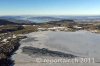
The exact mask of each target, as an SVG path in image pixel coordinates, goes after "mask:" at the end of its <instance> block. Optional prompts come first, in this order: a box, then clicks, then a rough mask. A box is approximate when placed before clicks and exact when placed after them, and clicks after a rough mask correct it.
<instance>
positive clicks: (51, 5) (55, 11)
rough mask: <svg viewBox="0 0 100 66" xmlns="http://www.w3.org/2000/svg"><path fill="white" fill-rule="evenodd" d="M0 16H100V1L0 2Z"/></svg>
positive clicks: (4, 0)
mask: <svg viewBox="0 0 100 66" xmlns="http://www.w3.org/2000/svg"><path fill="white" fill-rule="evenodd" d="M0 15H100V0H0Z"/></svg>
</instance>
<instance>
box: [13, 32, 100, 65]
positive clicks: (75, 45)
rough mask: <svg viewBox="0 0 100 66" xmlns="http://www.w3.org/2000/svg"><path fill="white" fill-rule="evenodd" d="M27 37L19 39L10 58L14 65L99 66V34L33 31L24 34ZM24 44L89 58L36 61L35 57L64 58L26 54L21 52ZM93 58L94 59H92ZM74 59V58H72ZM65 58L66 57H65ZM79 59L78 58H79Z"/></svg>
mask: <svg viewBox="0 0 100 66" xmlns="http://www.w3.org/2000/svg"><path fill="white" fill-rule="evenodd" d="M25 36H27V37H28V38H26V39H23V40H21V41H20V43H21V46H20V47H19V50H17V51H16V54H14V55H13V56H12V59H13V60H15V66H66V65H68V66H99V65H100V64H99V63H95V62H99V56H100V52H99V47H100V45H99V43H100V41H99V40H100V38H99V37H100V35H97V34H93V33H90V32H87V31H78V32H74V33H73V32H50V31H47V32H33V33H30V34H26V35H25ZM24 46H31V47H36V48H48V49H49V50H52V51H59V52H64V53H68V54H73V55H75V56H78V57H77V58H76V59H80V58H83V57H84V58H90V60H91V61H90V62H88V61H89V60H88V61H87V63H84V62H79V63H76V62H74V61H73V62H71V63H65V62H62V61H61V62H58V63H52V62H51V63H49V62H46V63H45V62H40V61H39V62H38V61H37V59H42V61H43V60H44V59H49V60H51V59H53V60H54V59H57V60H59V59H65V58H61V57H51V56H39V55H32V56H30V55H28V54H24V53H22V48H23V47H24ZM92 58H94V60H95V62H94V60H93V59H92ZM72 59H74V58H72ZM66 60H67V59H66ZM79 61H80V60H79Z"/></svg>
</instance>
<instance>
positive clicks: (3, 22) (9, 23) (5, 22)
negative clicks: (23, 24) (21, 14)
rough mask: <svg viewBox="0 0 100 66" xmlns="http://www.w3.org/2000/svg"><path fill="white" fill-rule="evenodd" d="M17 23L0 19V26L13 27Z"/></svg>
mask: <svg viewBox="0 0 100 66" xmlns="http://www.w3.org/2000/svg"><path fill="white" fill-rule="evenodd" d="M15 24H17V23H14V22H10V21H8V20H4V19H0V25H15Z"/></svg>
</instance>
